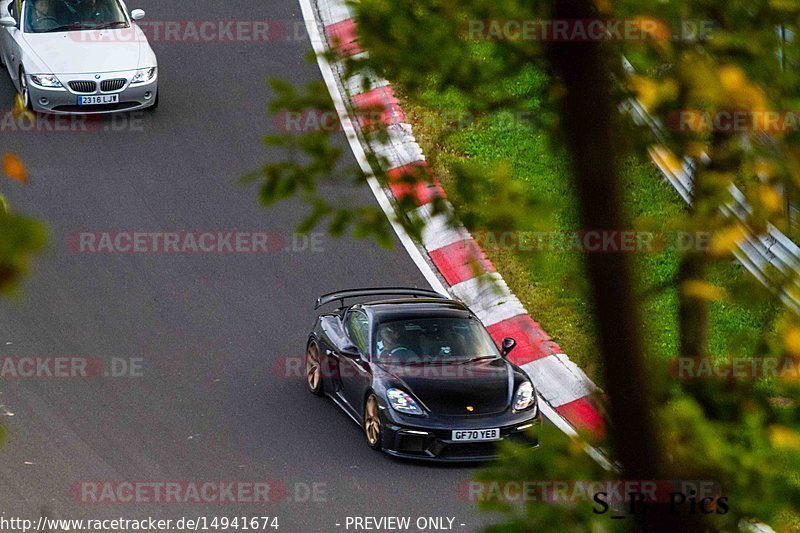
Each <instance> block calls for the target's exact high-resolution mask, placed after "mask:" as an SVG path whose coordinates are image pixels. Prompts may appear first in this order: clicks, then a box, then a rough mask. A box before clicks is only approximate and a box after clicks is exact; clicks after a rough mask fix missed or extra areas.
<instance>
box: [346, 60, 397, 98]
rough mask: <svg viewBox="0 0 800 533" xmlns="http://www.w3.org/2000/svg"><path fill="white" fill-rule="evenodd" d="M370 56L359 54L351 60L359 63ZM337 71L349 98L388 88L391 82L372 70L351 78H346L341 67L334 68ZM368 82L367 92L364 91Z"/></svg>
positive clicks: (365, 70)
mask: <svg viewBox="0 0 800 533" xmlns="http://www.w3.org/2000/svg"><path fill="white" fill-rule="evenodd" d="M367 56H368V54H367V53H366V52H359V53H357V54H355V55H353V56H350V60H352V61H357V60H359V59H362V58H364V57H367ZM334 67H335V69H336V73H337V74H338V76H339V79H340V80H342V85H343V86H344V90H345V94H347V95H348V96H349V97H353V96H355V95H357V94H362V93H364V92H370V91H372V90H374V89H378V88H380V87H386V86H387V85H389V81H388V80H385V79H383V78H381V77H380V76H378V75H377V74H376V73H375V72H374V71H372V70H370V69H363V71H360V72H357V73H356V74H355V75H353V76H350V77H349V78H345V77H344V75H345V72H344V68H343V67H342V66H340V65H338V64H337V65H335V66H334ZM365 81H366V83H367V87H366V91H365V90H364V82H365Z"/></svg>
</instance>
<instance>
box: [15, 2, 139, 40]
mask: <svg viewBox="0 0 800 533" xmlns="http://www.w3.org/2000/svg"><path fill="white" fill-rule="evenodd" d="M127 27H128V20H127V19H126V17H125V13H124V12H123V10H122V7H121V6H120V4H119V2H118V1H117V0H75V1H70V0H28V1H27V2H25V31H26V32H27V33H49V32H59V31H81V30H99V29H112V28H127Z"/></svg>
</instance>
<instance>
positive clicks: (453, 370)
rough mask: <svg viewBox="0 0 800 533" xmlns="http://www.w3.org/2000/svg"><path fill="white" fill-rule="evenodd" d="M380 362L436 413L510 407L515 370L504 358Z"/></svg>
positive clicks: (486, 411) (495, 410) (485, 411)
mask: <svg viewBox="0 0 800 533" xmlns="http://www.w3.org/2000/svg"><path fill="white" fill-rule="evenodd" d="M380 366H381V368H382V369H383V370H384V371H386V372H388V373H389V374H391V375H392V376H393V377H394V378H395V379H396V380H398V381H399V382H400V386H401V387H404V388H405V389H406V390H407V391H408V392H410V393H411V394H413V395H414V396H416V397H417V398H419V399H420V400H421V401H422V403H423V404H425V406H426V407H427V408H428V409H430V410H431V412H433V413H436V414H442V415H471V414H472V415H485V414H491V413H498V412H501V411H504V410H505V409H506V408H507V407H508V405H509V402H510V397H511V394H512V391H511V387H512V386H513V378H512V376H513V373H512V370H511V368H510V367H509V365H508V363H506V361H504V360H503V359H500V358H490V359H478V360H474V361H468V362H464V361H462V362H458V361H456V362H436V363H424V364H423V363H419V364H411V365H400V364H381V365H380ZM468 407H472V411H470V410H469V409H468Z"/></svg>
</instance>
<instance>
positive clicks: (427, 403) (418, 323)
mask: <svg viewBox="0 0 800 533" xmlns="http://www.w3.org/2000/svg"><path fill="white" fill-rule="evenodd" d="M379 296H380V297H384V298H383V299H380V300H377V301H369V302H367V303H358V304H355V305H349V306H345V305H344V302H345V300H346V299H350V298H364V297H379ZM387 296H389V297H395V298H389V299H386V298H385V297H387ZM336 301H338V302H339V307H338V308H337V309H335V310H334V311H332V312H330V313H324V314H322V315H320V316H319V317H318V318H317V321H316V323H315V324H314V329H313V330H312V332H311V335H310V337H309V339H308V346H307V349H306V374H307V377H308V379H307V382H308V387H309V389H310V390H311V392H313V393H314V394H317V395H320V396H322V395H327V396H329V397H331V398H332V399H333V401H334V402H336V403H337V404H338V405H339V407H341V408H342V409H343V410H344V411H345V412H346V413H347V414H348V415H350V417H351V418H352V419H353V420H355V421H356V423H358V424H359V425H360V426H361V427H363V428H364V432H365V434H366V437H367V443H368V444H369V445H370V446H371V447H372V448H374V449H376V450H383V451H385V452H386V453H388V454H391V455H394V456H399V457H410V458H417V459H430V460H439V461H482V460H487V459H491V458H493V457H494V456H495V454H496V444H497V442H498V441H501V440H504V439H519V440H521V441H523V442H526V443H529V444H530V445H531V446H536V445H537V444H538V428H539V425H540V421H541V419H540V415H539V408H538V403H537V399H536V391H535V390H534V388H533V385H532V384H531V382H530V380H529V379H528V377H527V376H526V375H525V373H524V372H523V371H522V370H521V369H520V368H519V367H517V366H516V365H514V364H512V363H511V362H510V361H508V360H507V359H506V355H508V353H509V352H510V351H511V350H512V349H513V348H514V346H515V345H516V343H515V341H514V339H511V338H507V339H504V340H503V343H502V348H501V349H498V348H497V346H496V345H495V343H494V341H493V340H492V338H491V336H490V335H489V333H488V332H487V331H486V329H485V328H484V327H483V324H481V322H480V320H478V318H477V317H476V316H475V315H474V314H473V313H472V312H471V311H470V310H469V309H468V308H467V307H466V306H465V305H464V304H462V303H460V302H457V301H455V300H451V299H449V298H446V297H444V296H442V295H441V294H439V293H437V292H434V291H430V290H424V289H399V288H383V289H355V290H345V291H340V292H334V293H331V294H326V295H324V296H320V297H319V298H318V299H317V306H316V308H317V309H319V308H320V307H322V306H324V305H327V304H330V303H331V302H336Z"/></svg>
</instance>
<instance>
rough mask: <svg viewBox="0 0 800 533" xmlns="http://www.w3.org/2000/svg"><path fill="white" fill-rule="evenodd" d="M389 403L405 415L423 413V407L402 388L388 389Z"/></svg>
mask: <svg viewBox="0 0 800 533" xmlns="http://www.w3.org/2000/svg"><path fill="white" fill-rule="evenodd" d="M386 397H387V398H388V399H389V405H390V406H391V407H392V409H394V410H395V411H397V412H398V413H403V414H404V415H422V414H424V413H423V412H422V409H421V408H420V406H419V405H417V402H416V401H414V398H412V397H411V396H410V395H409V394H408V393H407V392H405V391H402V390H400V389H389V390H387V391H386Z"/></svg>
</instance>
